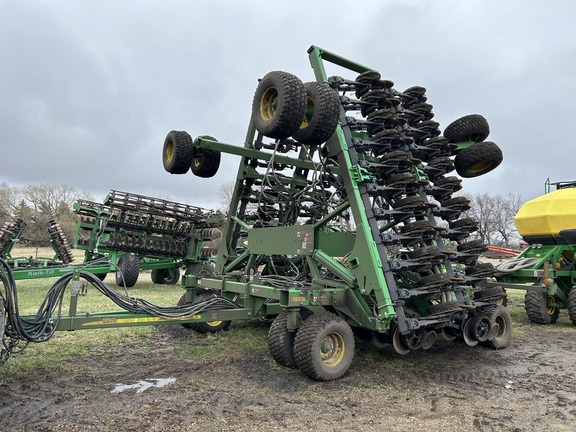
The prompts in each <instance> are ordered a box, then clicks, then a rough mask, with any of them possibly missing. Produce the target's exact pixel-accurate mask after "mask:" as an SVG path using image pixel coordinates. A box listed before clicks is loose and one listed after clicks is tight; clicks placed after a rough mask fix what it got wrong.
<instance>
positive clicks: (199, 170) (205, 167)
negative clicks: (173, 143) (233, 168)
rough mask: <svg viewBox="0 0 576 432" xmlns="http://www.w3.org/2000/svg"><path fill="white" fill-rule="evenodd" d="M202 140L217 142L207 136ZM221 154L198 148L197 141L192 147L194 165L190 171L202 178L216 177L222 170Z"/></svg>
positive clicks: (192, 164)
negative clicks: (220, 169) (219, 170)
mask: <svg viewBox="0 0 576 432" xmlns="http://www.w3.org/2000/svg"><path fill="white" fill-rule="evenodd" d="M200 138H206V139H209V140H212V141H216V138H213V137H211V136H208V135H205V136H201V137H200ZM220 158H221V156H220V152H219V151H216V150H210V149H202V148H198V146H197V145H196V141H194V145H193V146H192V163H191V165H190V169H191V170H192V174H194V175H195V176H198V177H202V178H209V177H214V175H215V174H216V173H217V172H218V168H220Z"/></svg>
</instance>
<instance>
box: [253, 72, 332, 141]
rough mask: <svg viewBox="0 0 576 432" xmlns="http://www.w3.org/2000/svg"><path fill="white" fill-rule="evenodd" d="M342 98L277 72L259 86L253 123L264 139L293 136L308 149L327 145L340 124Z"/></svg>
mask: <svg viewBox="0 0 576 432" xmlns="http://www.w3.org/2000/svg"><path fill="white" fill-rule="evenodd" d="M339 115H340V98H339V96H338V93H337V92H336V91H334V90H333V89H331V88H330V87H328V86H326V85H324V84H321V83H317V82H308V83H306V84H303V83H302V81H300V79H299V78H298V77H296V76H294V75H292V74H290V73H287V72H281V71H273V72H269V73H268V74H266V75H265V76H264V77H263V78H262V79H261V80H260V83H259V84H258V87H257V88H256V92H255V93H254V98H253V100H252V121H253V122H254V126H255V127H256V129H257V130H258V132H260V133H261V134H262V135H265V136H267V137H270V138H275V139H285V138H288V137H290V136H292V137H293V138H294V139H295V140H296V141H298V142H301V143H303V144H307V145H319V144H322V143H324V142H325V141H327V140H328V139H329V138H330V137H331V136H332V134H333V133H334V130H335V129H336V125H337V124H338V119H339Z"/></svg>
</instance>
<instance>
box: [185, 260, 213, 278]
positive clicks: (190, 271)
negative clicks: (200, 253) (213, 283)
mask: <svg viewBox="0 0 576 432" xmlns="http://www.w3.org/2000/svg"><path fill="white" fill-rule="evenodd" d="M184 274H186V275H194V276H196V277H197V278H202V277H210V276H213V275H214V264H212V263H206V264H202V263H194V264H190V265H189V266H188V267H186V271H185V272H184Z"/></svg>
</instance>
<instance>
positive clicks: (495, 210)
mask: <svg viewBox="0 0 576 432" xmlns="http://www.w3.org/2000/svg"><path fill="white" fill-rule="evenodd" d="M468 198H469V199H470V206H471V208H470V210H468V211H467V212H466V216H468V217H472V218H474V219H476V220H477V221H478V223H479V224H478V231H477V232H476V235H477V237H478V238H480V239H482V241H484V243H487V244H492V245H500V246H506V247H510V246H515V245H516V244H517V243H518V241H519V240H520V235H519V234H518V231H517V230H516V225H515V224H514V216H516V213H517V212H518V210H519V209H520V207H521V206H522V203H523V201H522V197H521V196H520V195H515V194H512V193H509V194H507V195H490V194H488V193H482V194H474V195H471V196H469V197H468Z"/></svg>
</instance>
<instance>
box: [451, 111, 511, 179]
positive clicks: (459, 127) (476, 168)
mask: <svg viewBox="0 0 576 432" xmlns="http://www.w3.org/2000/svg"><path fill="white" fill-rule="evenodd" d="M489 134H490V127H489V126H488V122H487V121H486V119H485V118H484V117H483V116H481V115H480V114H470V115H467V116H464V117H461V118H459V119H458V120H455V121H454V122H452V123H450V124H449V125H448V127H446V129H445V130H444V137H445V138H446V139H448V141H450V142H451V143H462V142H472V143H473V144H471V145H470V146H468V147H466V148H464V149H462V150H460V151H459V152H458V153H457V154H456V156H455V157H454V167H455V168H456V172H457V173H458V174H459V175H460V176H461V177H465V178H470V177H478V176H481V175H484V174H486V173H488V172H490V171H492V170H493V169H495V168H496V167H498V165H500V164H501V163H502V160H503V155H502V150H501V149H500V147H498V145H496V144H494V143H493V142H491V141H484V140H485V139H486V138H487V137H488V135H489Z"/></svg>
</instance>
